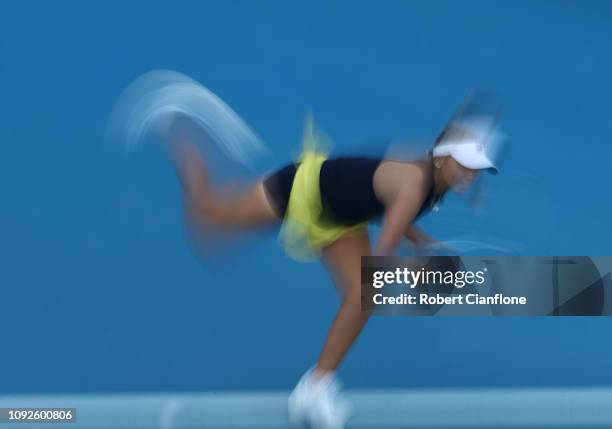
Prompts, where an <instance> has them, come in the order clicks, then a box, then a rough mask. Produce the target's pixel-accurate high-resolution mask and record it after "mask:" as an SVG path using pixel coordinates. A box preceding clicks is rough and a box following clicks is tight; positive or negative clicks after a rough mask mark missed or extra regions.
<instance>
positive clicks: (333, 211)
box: [119, 77, 497, 429]
mask: <svg viewBox="0 0 612 429" xmlns="http://www.w3.org/2000/svg"><path fill="white" fill-rule="evenodd" d="M164 79H166V80H168V79H167V78H164ZM172 79H175V80H176V77H172ZM172 79H170V80H172ZM192 83H193V82H191V83H190V85H191V84H192ZM181 85H183V86H182V87H185V88H184V89H185V91H186V92H187V93H189V94H193V92H194V91H202V89H201V88H200V89H197V88H195V87H193V88H190V87H188V85H187V86H185V85H186V82H185V81H181ZM182 87H181V88H182ZM162 89H163V91H161V92H162V93H163V94H164V95H163V96H160V97H158V98H159V99H160V100H161V101H160V105H163V106H164V108H163V109H161V110H163V111H168V110H172V109H170V108H166V107H167V106H168V102H169V101H168V99H167V94H170V93H171V94H176V93H177V91H178V90H177V89H176V88H174V89H173V91H169V90H168V88H167V87H165V86H164V87H163V88H162ZM145 92H146V90H145ZM213 96H214V95H213ZM210 97H211V93H207V94H206V95H205V96H204V98H205V99H206V102H207V103H208V102H209V101H210ZM141 98H143V99H144V97H141ZM215 102H220V100H215ZM124 104H125V103H124ZM212 107H213V110H212V111H214V112H215V113H219V112H221V113H219V114H218V115H217V116H215V119H214V121H217V122H218V121H219V118H224V117H225V116H224V115H226V114H227V112H228V111H229V112H231V109H229V107H227V106H225V105H223V106H222V107H223V108H222V109H219V108H218V107H219V106H212ZM207 108H211V106H210V105H207ZM228 109H229V110H228ZM140 110H142V106H141V107H140ZM145 110H146V109H145ZM149 110H151V111H153V110H154V109H149ZM175 110H177V111H180V112H181V113H185V109H183V108H181V109H175ZM467 110H469V109H467ZM467 110H466V109H465V108H462V109H461V110H460V113H459V114H458V115H456V116H455V117H454V118H453V119H452V120H451V121H450V122H449V124H448V125H447V127H446V128H445V129H444V131H443V132H442V134H441V135H440V136H439V137H438V139H437V140H436V142H435V144H434V145H433V146H432V148H431V149H430V150H429V151H428V152H427V154H426V156H424V157H422V158H421V159H417V160H411V161H406V160H393V159H384V158H374V157H357V156H355V157H339V158H330V157H329V156H328V151H329V148H330V146H331V144H330V142H329V140H328V138H327V137H326V136H325V134H324V133H323V132H321V131H320V130H318V129H317V128H316V127H315V125H314V123H313V121H312V119H308V120H307V122H306V126H305V130H304V135H303V148H302V153H301V156H300V157H299V158H298V159H297V160H295V161H294V162H291V163H289V164H287V165H286V166H285V167H284V168H281V169H280V170H278V171H275V172H273V173H272V174H269V175H267V176H264V177H261V178H260V179H259V180H257V181H256V182H255V183H253V184H252V186H251V187H250V189H249V190H248V191H247V192H245V193H244V194H242V195H239V196H235V195H234V196H231V197H230V196H228V195H226V194H223V193H222V192H219V191H218V190H216V189H214V186H212V185H211V181H210V178H209V171H208V168H207V164H206V161H205V159H204V158H203V157H202V154H201V151H200V150H199V149H198V146H197V145H196V143H195V142H193V141H190V139H189V138H174V140H173V141H172V142H171V148H172V154H173V157H174V165H175V168H176V171H177V174H178V177H179V179H180V182H181V185H182V190H183V196H184V205H185V211H186V213H187V215H188V217H189V218H190V221H191V222H193V223H194V224H196V225H201V226H202V227H204V228H207V229H220V230H246V229H252V228H258V227H264V226H271V225H278V226H280V233H279V234H280V241H281V243H282V245H283V247H284V249H285V250H286V252H287V254H288V255H289V256H291V257H292V258H294V259H296V260H300V261H304V260H313V259H314V260H320V261H321V262H322V263H323V264H324V265H325V267H327V269H328V270H329V272H330V275H331V277H332V279H333V281H334V282H335V283H336V285H337V286H338V289H339V290H340V291H341V295H342V297H341V299H342V301H341V304H340V307H339V309H338V313H337V315H336V318H335V320H334V322H333V323H332V326H331V328H330V330H329V333H328V335H327V339H326V341H325V343H324V344H323V348H322V350H321V353H320V356H319V359H318V361H317V362H315V363H314V364H313V366H312V368H310V369H309V370H308V371H307V372H306V373H305V374H304V375H303V376H302V378H301V379H300V380H299V382H298V384H297V386H296V387H295V389H294V390H293V392H292V393H291V395H290V398H289V415H290V418H291V420H292V421H293V422H295V423H306V424H310V425H311V426H312V427H315V428H329V429H331V428H334V429H336V428H338V429H339V428H342V427H344V425H345V423H346V421H347V419H348V417H349V414H350V410H349V405H348V404H347V403H346V402H345V401H344V400H342V399H341V397H340V395H339V390H340V388H339V382H338V381H337V379H336V377H335V371H336V369H337V368H338V366H339V365H340V363H341V362H342V359H343V358H344V356H345V355H346V353H347V351H348V350H349V348H350V347H351V345H352V344H353V342H354V341H355V339H356V338H357V336H358V335H359V333H360V332H361V330H362V329H363V327H364V325H365V324H366V322H367V320H368V316H369V314H368V313H366V312H363V311H362V310H361V290H360V289H361V281H360V275H361V257H362V256H364V255H392V254H393V252H394V250H395V249H396V248H397V247H398V245H399V243H400V240H401V239H402V238H403V237H405V238H407V239H408V240H409V241H410V242H411V243H412V244H413V245H414V246H415V247H416V248H417V249H427V248H430V247H435V246H436V245H438V244H439V243H438V242H436V241H435V240H434V239H432V238H431V237H429V236H428V235H427V234H425V233H424V232H422V231H420V230H419V229H417V228H416V227H415V225H414V222H415V220H416V219H417V218H419V217H420V216H422V215H424V214H426V213H427V212H429V211H430V210H431V209H432V208H433V207H434V206H435V205H436V204H438V203H439V202H441V200H442V198H443V197H444V195H445V194H446V193H447V192H448V191H451V190H452V191H456V192H458V193H463V192H465V191H466V189H467V188H468V187H469V186H470V185H471V184H472V183H473V182H474V180H475V178H476V177H477V176H478V175H479V174H480V173H481V172H482V171H485V170H486V171H490V172H494V173H495V172H496V171H497V170H496V166H495V164H494V161H495V159H494V151H492V149H494V147H493V146H494V145H493V140H495V138H494V137H495V136H496V131H495V123H496V118H494V117H487V116H478V115H470V114H469V112H467ZM466 112H467V113H466ZM124 113H125V112H121V110H119V117H123V116H126V115H124ZM231 113H232V114H233V112H231ZM127 116H128V117H131V118H134V115H133V114H131V115H127ZM238 119H239V118H238ZM214 121H213V122H214ZM232 121H233V122H232V124H234V125H233V126H230V127H229V128H228V127H226V128H223V129H222V130H221V131H226V130H228V129H229V130H230V131H231V130H235V129H236V128H238V127H240V126H242V125H244V124H242V123H241V122H237V119H236V118H233V117H232ZM229 122H231V121H228V123H229ZM205 125H206V124H205ZM209 125H210V126H214V125H215V124H214V123H211V124H209ZM221 131H219V132H218V133H217V134H219V133H220V132H221ZM243 134H244V133H243ZM245 135H246V134H245ZM233 147H234V148H235V145H234V146H233ZM376 219H382V220H383V226H382V231H381V234H380V237H379V239H378V241H377V243H376V244H375V245H374V246H372V244H371V243H370V239H369V236H368V229H367V227H368V223H369V222H371V221H373V220H376Z"/></svg>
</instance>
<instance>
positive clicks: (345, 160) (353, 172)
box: [264, 118, 432, 261]
mask: <svg viewBox="0 0 612 429" xmlns="http://www.w3.org/2000/svg"><path fill="white" fill-rule="evenodd" d="M330 148H331V143H330V141H329V139H328V138H327V137H326V136H325V134H324V133H323V132H321V131H320V130H318V129H316V128H315V126H314V123H313V121H312V119H311V118H308V119H307V121H306V126H305V129H304V137H303V148H302V153H301V155H300V157H299V159H298V160H297V161H296V162H295V163H291V164H289V165H287V166H286V167H284V168H282V169H280V170H278V171H277V172H275V173H274V174H272V175H270V176H269V177H268V178H267V179H266V180H265V182H264V187H265V190H266V193H267V194H268V196H269V197H270V200H271V202H272V205H273V207H274V209H275V211H276V212H277V214H278V215H279V217H281V218H282V219H283V224H282V226H281V231H280V235H279V237H280V241H281V243H282V245H283V247H284V249H285V251H286V252H287V254H288V255H289V256H290V257H292V258H293V259H296V260H299V261H307V260H313V259H316V258H317V257H318V256H319V252H320V250H321V249H322V248H323V247H325V246H327V245H329V244H331V243H333V242H334V241H336V240H337V239H338V238H340V237H341V236H343V235H345V234H347V233H350V232H355V231H364V230H366V229H367V226H368V223H369V222H370V221H371V220H373V219H375V218H377V217H379V216H380V215H382V214H383V213H384V210H385V207H384V205H383V204H382V203H381V202H380V201H379V200H378V198H377V197H376V194H375V193H374V188H373V183H372V182H373V177H374V173H375V171H376V169H377V168H378V166H379V165H380V163H381V161H382V159H380V158H367V157H342V158H328V151H329V149H330ZM431 199H432V193H431V192H430V195H429V196H428V197H427V198H426V199H425V202H424V204H423V207H421V210H420V212H419V215H421V214H422V213H423V212H425V211H426V210H427V209H428V208H429V207H430V206H431Z"/></svg>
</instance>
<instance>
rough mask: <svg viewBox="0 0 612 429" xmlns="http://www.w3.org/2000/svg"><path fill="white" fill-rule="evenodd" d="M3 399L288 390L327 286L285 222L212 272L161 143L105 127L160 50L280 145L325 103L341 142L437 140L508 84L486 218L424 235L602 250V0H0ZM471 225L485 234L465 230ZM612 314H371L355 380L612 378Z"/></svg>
mask: <svg viewBox="0 0 612 429" xmlns="http://www.w3.org/2000/svg"><path fill="white" fill-rule="evenodd" d="M0 10H1V12H0V94H2V102H1V103H0V115H1V118H2V120H1V121H0V142H1V144H0V184H1V185H0V189H2V206H1V211H0V213H1V215H0V219H1V222H0V237H1V239H0V267H1V268H0V285H1V287H0V305H1V309H2V311H1V312H0V334H1V335H0V337H1V338H2V349H1V353H0V380H1V381H0V393H18V392H23V393H26V392H28V393H39V392H101V391H104V392H106V391H109V392H110V391H160V390H173V391H182V390H198V391H200V390H211V389H264V388H283V389H285V388H289V387H290V386H292V384H293V383H294V382H295V380H296V378H297V377H298V375H299V374H300V373H301V372H302V371H303V370H304V369H305V368H306V367H307V366H309V365H310V364H312V363H313V362H314V361H315V359H316V357H317V355H318V353H319V349H320V346H321V344H322V341H323V339H324V337H325V334H326V330H327V328H328V326H329V324H330V322H331V320H332V318H333V315H334V312H335V309H336V306H337V298H336V297H335V294H334V291H333V287H331V283H330V280H329V279H328V277H327V274H326V272H325V271H324V269H323V268H322V267H320V266H318V265H314V264H311V265H300V264H296V263H294V262H291V261H289V260H288V259H287V258H286V257H284V256H283V254H282V253H281V250H280V249H279V248H278V246H277V245H276V242H275V238H274V235H273V234H267V235H264V236H263V237H262V238H263V240H258V241H257V242H256V243H251V244H250V245H249V246H246V247H244V248H242V251H241V252H240V253H239V254H236V257H235V259H233V260H229V259H228V260H226V261H225V265H224V266H223V267H221V269H215V270H210V269H208V268H207V267H206V266H205V265H204V266H202V265H201V264H200V263H199V262H198V261H197V259H196V257H195V256H194V255H193V253H192V252H191V250H190V248H189V245H188V241H187V239H186V237H185V232H184V227H183V224H182V220H181V214H180V207H179V201H180V199H179V197H180V196H179V189H178V186H177V183H176V180H175V177H174V175H173V172H172V171H171V169H170V166H169V164H168V162H167V160H166V159H165V158H164V156H163V154H162V153H160V151H158V150H156V149H155V148H151V147H147V148H143V150H142V151H139V152H137V153H135V154H134V155H132V156H126V155H125V152H124V151H123V150H122V148H120V147H116V146H109V145H106V144H104V142H103V132H104V127H105V125H106V121H107V119H108V115H109V113H110V111H111V109H112V106H113V103H114V102H115V100H116V98H117V97H118V95H119V94H120V92H121V91H122V90H123V89H124V88H125V86H126V85H127V84H128V83H129V82H130V81H132V80H133V79H134V78H136V77H137V76H139V75H140V74H142V73H144V72H146V71H149V70H152V69H158V68H168V69H173V70H178V71H181V72H183V73H185V74H187V75H190V76H192V77H193V78H195V79H197V80H199V81H200V82H202V83H203V84H204V85H206V86H207V87H209V88H210V89H211V90H212V91H214V92H216V93H217V94H218V95H220V96H221V97H222V98H223V99H225V100H226V101H227V102H228V103H229V104H230V105H231V106H232V107H233V108H234V109H235V110H236V111H237V112H239V113H240V114H241V115H242V116H243V117H244V118H245V119H246V120H247V121H248V122H249V123H250V124H251V125H252V126H253V127H254V128H255V129H256V130H257V132H258V133H259V134H260V135H261V136H262V138H263V139H264V140H265V141H266V142H267V144H268V145H269V146H270V147H271V148H272V149H273V151H274V156H273V157H272V159H271V160H269V161H268V165H267V166H266V167H267V168H272V167H275V166H279V165H281V164H283V163H284V162H286V161H287V160H288V159H289V157H290V156H291V155H292V154H293V153H294V152H295V148H296V147H297V145H298V143H299V138H300V133H301V124H302V119H303V114H304V112H305V111H306V109H308V108H312V109H313V110H314V112H315V114H316V117H317V119H318V121H319V122H320V124H321V125H322V126H323V127H324V128H325V129H326V130H327V131H328V132H329V134H330V135H331V136H332V137H333V138H334V139H335V141H336V143H337V145H338V147H339V148H341V149H347V150H350V148H351V147H353V146H354V145H355V144H357V143H359V142H365V141H369V140H376V139H386V138H389V137H394V136H408V137H418V138H424V139H431V138H432V137H434V136H435V135H436V133H437V132H438V131H439V129H440V127H441V126H442V125H443V124H444V122H445V120H446V119H447V118H448V117H449V115H450V114H451V113H452V112H453V110H454V108H455V107H456V104H457V102H458V101H459V100H460V99H461V98H462V96H463V95H464V94H465V92H466V90H467V89H468V88H470V87H473V86H479V87H484V88H490V89H494V90H496V91H497V92H498V93H499V94H500V95H501V96H502V98H503V100H504V102H505V117H504V126H505V129H506V131H507V132H508V134H509V135H510V137H511V138H512V142H513V145H512V151H511V152H510V153H509V156H508V158H507V159H506V163H505V164H504V167H505V171H504V172H503V173H502V174H501V175H500V176H498V177H495V178H493V179H491V180H488V181H487V184H486V186H487V187H486V189H487V193H488V195H489V197H488V199H487V205H486V208H485V210H484V211H483V213H482V214H481V216H479V217H474V216H472V214H471V212H470V211H469V209H468V206H467V205H466V204H465V202H462V201H457V200H458V198H450V199H449V201H447V204H445V206H444V207H443V209H442V211H441V212H440V213H439V214H437V215H433V216H431V217H429V218H428V219H426V220H425V221H424V222H423V227H424V228H426V229H427V230H428V231H429V232H430V233H431V234H432V235H435V236H437V237H438V238H441V239H450V238H453V237H456V236H458V235H462V236H466V237H472V238H478V239H483V237H494V238H495V239H496V240H498V241H511V242H512V243H515V244H518V245H519V246H518V247H515V248H514V249H515V253H516V254H551V255H552V254H559V255H574V254H600V255H601V254H610V238H611V233H610V229H609V219H610V211H611V208H612V202H611V200H610V198H609V188H608V185H609V175H608V173H609V171H610V167H611V166H612V156H611V153H612V151H611V150H610V135H611V134H612V121H610V119H609V116H608V115H609V114H610V108H609V102H610V100H611V99H612V84H610V76H612V55H610V46H612V26H610V22H611V20H612V3H610V2H606V1H596V2H593V1H575V2H566V1H555V2H552V1H551V2H548V1H539V2H527V1H499V2H488V1H471V2H467V3H466V2H461V3H460V2H454V1H436V2H425V1H423V2H404V1H401V2H400V1H386V2H376V3H372V2H354V1H351V2H331V3H330V2H325V1H321V2H307V3H298V2H271V1H270V2H268V1H263V2H250V1H232V2H221V1H206V2H205V1H197V2H196V1H192V2H187V1H180V2H172V3H171V2H145V1H130V2H118V1H116V2H77V1H61V2H60V1H51V0H48V1H4V2H3V3H2V4H1V5H0ZM470 234H471V235H470ZM611 330H612V321H611V320H610V319H606V318H599V319H595V318H576V319H564V318H559V319H553V318H540V319H535V318H534V319H526V318H521V319H503V318H497V319H495V318H493V319H477V318H475V319H442V318H427V319H424V318H423V319H410V318H374V319H373V320H372V321H371V323H370V325H369V326H368V327H367V328H366V330H365V332H364V334H363V336H362V337H361V338H360V340H359V341H358V343H357V345H356V347H355V348H354V349H353V351H352V352H351V354H350V356H349V358H348V360H347V361H346V363H345V365H344V366H343V368H342V371H341V376H342V377H343V378H344V379H345V380H346V381H347V385H348V386H349V387H412V386H484V385H502V386H507V385H570V386H573V385H610V384H612V368H611V367H610V360H609V356H610V353H612V346H611V344H612V343H611V342H610V332H611Z"/></svg>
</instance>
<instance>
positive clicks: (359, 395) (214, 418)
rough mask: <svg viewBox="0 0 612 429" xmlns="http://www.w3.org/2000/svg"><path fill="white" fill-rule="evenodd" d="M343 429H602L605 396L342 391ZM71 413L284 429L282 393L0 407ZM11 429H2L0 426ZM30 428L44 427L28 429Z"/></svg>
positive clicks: (72, 399) (213, 427) (103, 419)
mask: <svg viewBox="0 0 612 429" xmlns="http://www.w3.org/2000/svg"><path fill="white" fill-rule="evenodd" d="M347 398H348V399H350V400H351V402H352V404H353V407H354V409H355V412H354V415H353V417H352V418H351V420H350V421H349V425H348V428H379V429H381V428H382V429H384V428H413V429H416V428H436V429H460V428H461V429H465V428H497V427H500V428H502V427H503V428H508V429H509V428H516V429H518V428H521V429H526V428H565V429H572V428H576V429H578V428H607V427H610V426H611V425H612V407H610V403H611V401H612V390H610V389H471V390H466V389H451V390H449V389H441V390H440V389H437V390H434V389H420V390H412V391H408V390H403V391H402V390H386V391H385V390H363V391H352V392H347ZM43 404H44V406H45V407H69V408H76V423H74V424H65V425H64V426H66V427H74V428H88V429H91V428H109V429H114V428H126V429H127V428H147V429H148V428H159V429H181V428H185V429H186V428H201V429H204V428H206V429H217V428H219V429H220V428H245V429H246V428H288V427H290V426H289V423H288V418H287V412H286V405H287V393H286V392H272V391H270V392H225V393H221V392H215V393H207V394H180V395H170V394H160V393H158V394H137V395H82V396H75V395H62V396H57V397H50V396H38V397H36V396H34V397H22V398H17V397H15V398H12V399H4V398H0V407H9V406H11V407H15V406H20V407H28V406H29V407H39V406H43ZM3 426H7V427H8V426H9V425H2V424H0V427H3ZM28 427H41V428H43V427H48V425H47V426H45V424H42V425H38V426H37V425H36V424H28Z"/></svg>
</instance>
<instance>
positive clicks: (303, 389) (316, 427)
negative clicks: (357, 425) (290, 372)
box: [289, 368, 351, 429]
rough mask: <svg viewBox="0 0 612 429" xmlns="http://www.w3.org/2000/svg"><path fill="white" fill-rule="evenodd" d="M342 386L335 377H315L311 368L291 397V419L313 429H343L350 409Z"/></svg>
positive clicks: (293, 422) (326, 375)
mask: <svg viewBox="0 0 612 429" xmlns="http://www.w3.org/2000/svg"><path fill="white" fill-rule="evenodd" d="M340 389H341V384H340V382H339V381H338V380H337V379H336V378H335V377H334V376H333V375H332V374H324V375H322V376H316V375H315V374H314V370H313V369H312V368H311V369H309V370H308V371H306V373H305V374H304V375H303V376H302V378H301V379H300V381H299V382H298V384H297V386H295V389H293V392H291V395H289V419H290V420H291V423H292V424H294V425H307V424H309V425H310V427H311V428H313V429H343V428H344V427H345V425H346V422H347V420H348V418H349V416H350V414H351V406H350V404H349V403H348V401H346V400H345V399H343V398H342V397H341V396H340Z"/></svg>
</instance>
